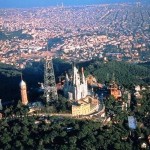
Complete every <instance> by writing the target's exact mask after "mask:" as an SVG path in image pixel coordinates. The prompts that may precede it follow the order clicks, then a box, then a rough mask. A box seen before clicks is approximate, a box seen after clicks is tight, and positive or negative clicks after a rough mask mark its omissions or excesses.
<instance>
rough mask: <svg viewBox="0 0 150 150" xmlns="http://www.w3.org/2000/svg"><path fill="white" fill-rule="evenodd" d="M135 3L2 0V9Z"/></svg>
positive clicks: (114, 1)
mask: <svg viewBox="0 0 150 150" xmlns="http://www.w3.org/2000/svg"><path fill="white" fill-rule="evenodd" d="M135 1H136V0H0V8H5V7H7V8H9V7H11V8H12V7H41V6H56V5H57V4H58V5H61V3H62V2H63V4H64V5H89V4H90V5H91V4H102V3H116V2H117V3H118V2H121V3H123V2H135ZM141 1H142V0H141ZM147 1H150V0H147Z"/></svg>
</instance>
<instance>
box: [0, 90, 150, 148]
mask: <svg viewBox="0 0 150 150" xmlns="http://www.w3.org/2000/svg"><path fill="white" fill-rule="evenodd" d="M143 96H144V97H143V99H141V102H142V106H141V107H140V108H138V107H137V109H136V110H135V111H134V112H132V111H130V110H128V111H126V110H124V111H122V110H121V109H118V107H117V105H116V104H114V103H117V102H115V101H114V99H113V97H110V98H109V99H107V102H106V104H105V105H106V110H109V109H111V108H113V111H114V113H115V115H113V116H111V118H112V119H111V121H110V122H109V123H107V124H105V123H102V122H101V121H100V120H97V121H94V119H93V120H86V119H82V120H81V119H71V118H65V117H55V116H40V115H39V116H36V115H34V116H28V114H27V111H28V109H27V107H25V106H21V105H20V104H19V103H18V105H17V107H10V108H8V109H6V110H5V112H4V113H5V116H6V117H7V118H4V119H1V120H0V124H1V126H0V135H1V138H0V145H1V148H3V149H6V150H9V149H12V150H16V149H22V150H24V149H28V150H34V149H35V150H41V149H42V150H44V149H50V150H68V149H70V150H74V149H76V150H80V149H83V150H109V149H110V150H120V149H122V150H140V149H141V144H142V143H143V142H146V143H147V144H148V135H149V134H150V128H149V124H150V115H149V114H147V113H146V112H147V111H148V112H149V111H150V108H149V107H148V106H149V105H150V99H149V98H150V94H149V93H147V92H145V93H143ZM107 112H108V111H107ZM106 115H107V116H108V114H107V113H106ZM128 115H134V116H135V117H136V118H137V121H138V124H137V128H136V129H135V130H133V129H130V128H129V127H128V120H127V116H128ZM14 116H18V117H14ZM147 148H148V147H147Z"/></svg>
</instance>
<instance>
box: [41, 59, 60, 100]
mask: <svg viewBox="0 0 150 150" xmlns="http://www.w3.org/2000/svg"><path fill="white" fill-rule="evenodd" d="M44 96H45V97H46V102H52V101H56V100H58V94H57V88H56V81H55V75H54V68H53V61H52V57H51V58H48V57H47V58H46V60H45V66H44Z"/></svg>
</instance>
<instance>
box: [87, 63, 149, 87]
mask: <svg viewBox="0 0 150 150" xmlns="http://www.w3.org/2000/svg"><path fill="white" fill-rule="evenodd" d="M85 69H86V74H89V73H90V74H93V75H94V76H96V78H97V79H98V81H99V82H102V83H104V81H108V80H111V79H112V77H113V74H114V76H115V80H116V81H117V82H118V83H119V84H121V85H124V86H125V87H130V86H131V85H134V84H144V85H146V84H148V83H149V81H150V68H148V67H145V66H142V65H138V64H129V63H125V62H116V61H110V62H107V63H104V62H102V61H99V60H95V61H92V62H91V63H90V64H88V66H87V67H86V68H85Z"/></svg>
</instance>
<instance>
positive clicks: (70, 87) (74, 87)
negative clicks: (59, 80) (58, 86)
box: [63, 65, 88, 101]
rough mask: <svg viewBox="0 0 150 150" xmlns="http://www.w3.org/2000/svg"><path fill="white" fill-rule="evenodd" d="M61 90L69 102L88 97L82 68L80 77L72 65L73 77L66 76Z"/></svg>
mask: <svg viewBox="0 0 150 150" xmlns="http://www.w3.org/2000/svg"><path fill="white" fill-rule="evenodd" d="M63 90H64V94H65V96H66V97H68V99H69V100H75V101H78V100H80V99H82V98H85V97H86V96H87V95H88V87H87V80H86V78H85V76H84V71H83V68H82V73H81V76H80V74H79V72H78V69H77V68H76V66H75V65H73V77H70V78H69V77H68V74H66V79H65V83H64V88H63Z"/></svg>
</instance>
